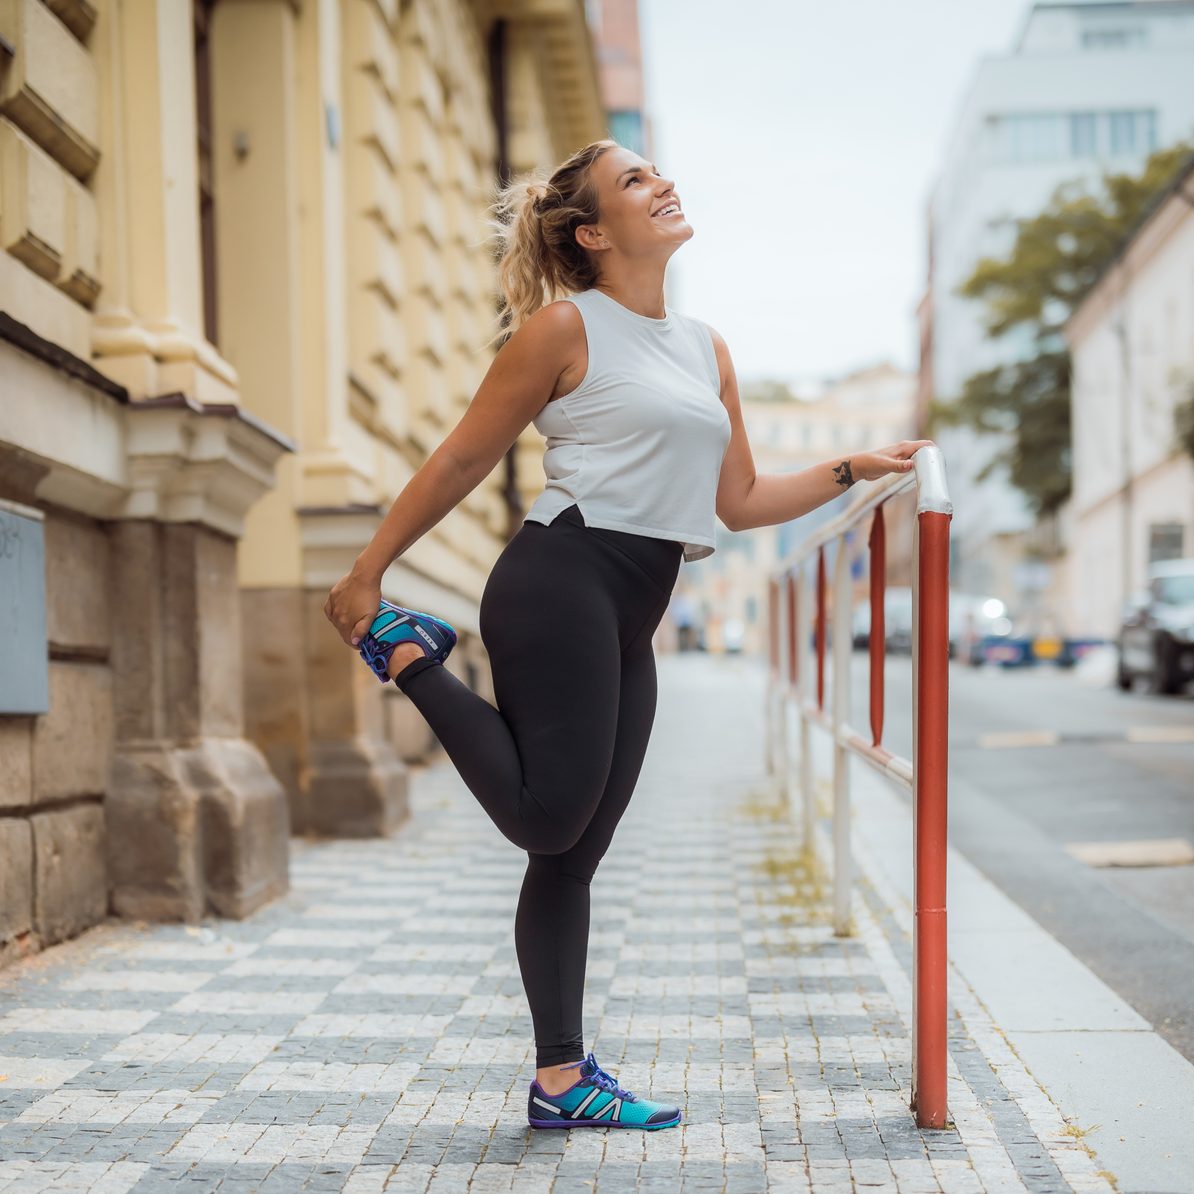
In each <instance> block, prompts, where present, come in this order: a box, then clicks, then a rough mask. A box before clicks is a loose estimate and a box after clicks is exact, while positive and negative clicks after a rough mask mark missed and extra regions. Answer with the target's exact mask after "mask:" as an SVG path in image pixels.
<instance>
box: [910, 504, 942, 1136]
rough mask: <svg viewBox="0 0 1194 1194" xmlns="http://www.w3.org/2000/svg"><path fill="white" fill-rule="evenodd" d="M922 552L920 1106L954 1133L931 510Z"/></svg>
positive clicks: (938, 607) (924, 1118) (938, 597)
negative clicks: (949, 1101)
mask: <svg viewBox="0 0 1194 1194" xmlns="http://www.w3.org/2000/svg"><path fill="white" fill-rule="evenodd" d="M917 518H918V520H919V551H918V553H917V562H916V568H917V614H916V616H917V640H918V641H917V646H916V689H917V690H916V694H915V697H914V699H915V701H916V741H915V745H914V751H915V754H914V769H913V776H914V787H915V790H914V792H913V801H914V810H915V822H914V823H915V827H916V842H915V847H914V848H915V854H916V871H915V885H916V921H915V937H914V941H913V950H914V953H915V957H916V976H917V982H916V1007H915V1016H916V1056H915V1058H914V1060H913V1079H912V1107H913V1110H915V1112H916V1122H917V1124H918V1125H919V1126H920V1127H922V1128H944V1127H945V1126H946V1119H947V1110H946V1059H947V1052H946V1049H947V1042H946V999H947V989H946V976H947V973H948V971H947V955H946V926H945V858H946V831H947V819H946V811H947V805H946V769H947V763H948V757H949V755H948V737H949V523H950V516H949V515H948V514H940V513H934V512H931V511H925V512H923V513H921V514H918V515H917Z"/></svg>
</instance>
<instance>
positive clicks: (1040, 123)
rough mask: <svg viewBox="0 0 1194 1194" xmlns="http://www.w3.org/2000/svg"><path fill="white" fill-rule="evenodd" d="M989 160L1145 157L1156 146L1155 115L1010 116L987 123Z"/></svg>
mask: <svg viewBox="0 0 1194 1194" xmlns="http://www.w3.org/2000/svg"><path fill="white" fill-rule="evenodd" d="M984 144H985V150H986V156H987V159H988V160H989V161H993V162H996V163H1003V164H1005V165H1014V164H1018V163H1022V162H1050V161H1060V160H1062V159H1064V158H1066V157H1070V158H1100V157H1108V156H1115V155H1121V156H1122V155H1131V156H1140V157H1142V156H1144V155H1146V154H1148V153H1151V152H1152V151H1153V150H1154V149H1155V148H1156V145H1157V114H1156V112H1155V111H1153V110H1151V109H1145V108H1141V109H1134V110H1123V111H1118V112H1068V113H1014V114H1010V115H992V116H988V117H987V119H986V127H985V130H984Z"/></svg>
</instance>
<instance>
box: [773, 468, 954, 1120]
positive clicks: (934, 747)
mask: <svg viewBox="0 0 1194 1194" xmlns="http://www.w3.org/2000/svg"><path fill="white" fill-rule="evenodd" d="M913 461H914V465H915V467H914V468H913V469H912V470H910V471H909V472H907V473H899V474H891V475H889V476H887V477H884V478H882V479H881V480H879V481H876V482H874V483H873V484H871V485H869V486H868V487H867V489H866V490H865V491H864V492H863V493H861V494H860V495H859V497H858V499H857V500H856V501H855V502H854V503H853V504H852V505H851V506H850V507H849V508H848V509H847V510H846V511H844V512H843V513H842V514H841V515H839V516H838V517H837V518H835V519H834V520H833V521H832V522H829V523H827V524H826V525H825V526H824V527H821V528H820V529H818V530H817V531H816V532H815V533H814V534H812V535H810V536H809V538H808V539H806V540H804V541H803V542H802V543H801V544H800V545H799V546H798V547H797V548H796V549H795V550H793V551H792V552H791V553H790V554H789V555H788V556H787V557H785V558H784V559H783V560H782V561H781V562H780V563H779V565H777V566H776V568H775V569H773V570H772V572H771V574H770V576H769V578H768V598H769V600H768V615H769V616H768V622H767V626H768V629H767V639H768V647H769V656H768V657H769V661H770V668H769V673H768V687H767V727H766V728H767V762H768V768H769V770H770V771H771V773H772V774H773V775H775V776H776V777H777V780H778V783H779V788H780V791H781V793H782V794H783V796H784V797H785V798H790V791H789V787H790V777H791V767H790V752H789V741H788V739H789V733H788V728H789V716H788V714H789V710H790V709H794V710H795V711H796V714H797V721H798V724H799V755H798V758H799V788H800V793H801V797H802V805H803V808H802V814H803V815H802V824H803V830H804V833H803V842H804V848H805V849H806V850H811V849H813V841H814V836H813V834H814V825H815V820H816V794H815V790H814V783H813V779H814V776H813V770H814V769H813V759H812V751H811V736H812V728H813V727H814V726H817V727H820V728H821V729H823V730H826V731H828V733H829V734H830V735H831V737H832V739H833V921H834V932H835V933H836V934H838V935H839V936H850V935H852V934H853V931H854V930H853V922H852V917H851V913H850V904H851V891H852V874H853V860H852V857H851V851H850V770H849V762H850V760H849V755H850V754H855V755H857V756H858V757H859V758H861V759H864V760H865V761H866V762H867V763H869V764H870V765H871V766H872V767H875V768H876V769H877V770H878V771H880V772H881V773H882V774H883V775H885V776H886V777H887V778H888V779H889V780H890V781H891V782H893V783H895V784H897V785H900V786H902V787H904V788H906V789H907V790H908V791H909V792H911V793H912V799H913V833H914V838H915V841H914V845H913V848H914V852H915V892H916V894H915V904H916V908H915V913H916V917H915V930H914V940H913V957H914V966H915V973H914V976H913V984H912V990H913V1009H912V1022H913V1023H912V1110H913V1111H915V1112H916V1122H917V1124H918V1125H919V1126H921V1127H927V1128H944V1127H945V1126H946V1124H947V1118H948V1117H947V1110H946V1057H947V1053H946V965H947V962H946V926H945V853H946V825H947V811H946V810H947V806H946V768H947V764H948V747H947V738H948V728H949V530H950V518H951V516H952V513H953V507H952V505H951V504H950V500H949V492H948V490H947V488H946V484H945V464H944V461H943V460H942V457H941V450H940V449H939V448H938V447H936V445H931V446H928V447H924V448H921V449H920V450H919V451H918V452H917V453H916V455H915V456H914V457H913ZM913 486H915V488H916V529H915V533H914V538H913V571H912V604H913V622H912V738H913V746H912V751H913V755H912V759H911V760H908V759H904V758H900V757H898V756H897V755H893V754H892V753H891V752H890V751H888V750H886V749H885V748H884V746H883V699H884V683H883V679H884V675H883V673H884V666H883V665H884V658H885V627H884V592H885V589H886V571H887V567H886V564H887V549H886V528H885V523H884V514H883V506H884V504H885V503H886V502H887V501H888V500H889V499H890V498H892V497H894V496H895V495H896V494H898V493H901V492H903V491H904V490H906V489H910V488H912V487H913ZM868 516H869V519H870V537H869V550H870V608H871V627H870V636H869V637H870V647H869V652H870V734H869V735H864V734H861V733H859V732H858V731H857V730H855V729H854V728H852V727H851V726H850V724H849V720H848V719H849V714H850V656H851V651H852V647H853V628H852V619H851V604H852V603H851V583H850V582H851V578H850V559H849V552H848V551H847V545H846V534H847V532H849V531H851V530H853V529H855V528H857V527H859V526H862V525H863V524H864V522H865V520H866V519H867V518H868ZM833 542H836V543H837V556H836V561H835V564H834V578H833V597H832V602H833V604H832V617H833V647H832V650H833V691H832V706H831V709H830V710H829V711H828V712H827V711H826V709H825V643H826V633H825V631H826V625H825V623H826V612H827V607H826V587H827V586H826V566H825V549H826V547H827V546H828V545H829V544H830V543H833ZM814 559H815V580H813V581H811V582H810V578H809V575H808V573H809V571H810V568H809V565H810V564H812V563H813V562H814ZM810 640H811V641H810Z"/></svg>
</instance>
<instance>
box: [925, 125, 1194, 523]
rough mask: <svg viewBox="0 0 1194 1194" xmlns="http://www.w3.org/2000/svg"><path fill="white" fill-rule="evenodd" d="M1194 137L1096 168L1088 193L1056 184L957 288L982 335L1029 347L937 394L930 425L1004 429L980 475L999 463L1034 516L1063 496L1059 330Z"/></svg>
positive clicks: (1065, 430)
mask: <svg viewBox="0 0 1194 1194" xmlns="http://www.w3.org/2000/svg"><path fill="white" fill-rule="evenodd" d="M1192 151H1194V144H1191V143H1189V142H1179V143H1178V144H1177V145H1174V146H1171V147H1170V148H1167V149H1160V150H1157V151H1156V152H1155V153H1153V154H1152V155H1151V156H1150V157H1149V159H1148V160H1147V162H1145V164H1144V168H1143V169H1142V170H1141V172H1140V173H1139V174H1138V175H1132V174H1104V175H1103V176H1102V178H1101V180H1100V184H1099V190H1098V191H1097V192H1096V193H1094V194H1092V193H1090V192H1088V191H1087V190H1086V189H1085V187H1084V186H1083V184H1082V183H1081V182H1067V183H1062V184H1061V185H1060V186H1059V187H1057V189H1056V190H1055V191H1054V192H1053V194H1052V196H1051V197H1050V200H1049V203H1048V205H1047V206H1046V207H1045V209H1044V211H1042V212H1041V213H1040V214H1039V215H1036V216H1032V217H1028V218H1025V219H1016V220H1014V221H1013V222H1014V224H1015V226H1016V239H1015V241H1014V243H1013V245H1012V249H1011V252H1010V253H1009V254H1008V256H1007V257H1006V258H1003V259H997V258H992V257H984V258H983V259H982V260H981V261H979V262H978V264H977V265H976V266H975V267H974V272H973V273H972V274H971V275H970V277H969V278H967V279H966V281H965V282H963V283H962V285H961V286H960V287H959V288H958V293H959V294H962V295H965V296H966V297H967V298H972V299H977V300H979V301H981V302H983V303H984V304H985V307H986V312H985V314H986V318H985V325H986V332H987V335H988V336H989V337H991V338H992V339H998V338H999V337H1001V336H1005V335H1007V334H1008V333H1010V332H1016V331H1018V332H1020V334H1021V335H1027V337H1028V340H1029V343H1030V345H1031V347H1032V352H1031V353H1029V354H1027V355H1022V357H1021V359H1018V360H1014V361H1011V362H1009V363H1008V364H1005V365H1000V366H997V367H996V368H994V369H987V370H984V371H982V372H980V373H975V374H972V375H971V376H970V377H969V378H967V379H966V381H965V383H964V384H963V387H962V392H961V394H960V395H959V396H958V397H957V398H956V400H954V401H948V400H945V401H940V400H939V401H937V402H935V403H934V404H933V406H932V408H931V409H930V412H929V420H930V427H931V428H932V429H933V430H934V431H935V430H936V429H938V428H941V427H947V426H955V425H966V426H970V427H973V428H975V429H976V430H978V431H980V432H1003V433H1005V437H1006V438H1005V445H1004V446H1003V447H1002V448H1001V449H1000V450H999V451H998V452H997V453H996V454H995V455H994V456H993V457H992V459H991V461H990V462H989V464H988V465H987V466H986V467H985V468H984V469H983V470H982V472H981V473H980V474H979V479H980V480H981V479H983V478H985V477H987V476H988V475H990V473H991V472H992V471H993V470H995V469H996V468H999V467H1006V468H1007V470H1008V475H1009V477H1010V478H1011V481H1012V484H1013V485H1015V486H1016V487H1017V488H1018V489H1020V490H1022V491H1023V492H1024V493H1025V494H1026V495H1027V496H1028V499H1029V502H1030V504H1031V505H1032V507H1033V508H1034V509H1035V511H1036V512H1037V514H1042V515H1043V514H1051V513H1053V512H1054V511H1056V509H1057V508H1058V507H1059V506H1060V505H1061V504H1062V503H1063V502H1064V501H1065V499H1066V498H1067V497H1068V496H1069V493H1070V475H1071V470H1070V360H1069V352H1068V350H1067V348H1066V345H1065V341H1064V339H1063V337H1062V334H1061V330H1062V327H1063V325H1064V324H1065V321H1066V320H1067V319H1068V318H1069V316H1070V314H1071V312H1072V311H1073V310H1074V308H1075V306H1076V305H1077V303H1078V302H1079V301H1080V300H1081V298H1082V296H1083V295H1084V294H1085V293H1086V291H1087V290H1088V289H1089V288H1090V286H1091V285H1092V284H1093V283H1094V281H1095V279H1096V278H1097V277H1098V275H1099V274H1100V273H1101V271H1102V270H1103V269H1104V268H1105V267H1106V266H1107V264H1108V263H1109V262H1110V261H1111V260H1112V258H1113V257H1114V256H1115V255H1116V253H1117V252H1118V251H1119V249H1120V246H1121V245H1122V244H1123V242H1124V239H1125V238H1126V237H1127V236H1128V234H1129V233H1130V232H1131V231H1132V230H1133V229H1134V228H1135V226H1136V225H1137V224H1138V223H1139V222H1140V220H1141V219H1142V217H1143V216H1144V213H1145V211H1146V210H1147V208H1148V207H1149V205H1150V204H1151V203H1152V202H1154V201H1155V200H1156V199H1157V197H1158V196H1159V195H1160V193H1161V192H1162V191H1163V190H1164V189H1165V187H1166V185H1167V184H1168V183H1169V182H1170V181H1171V180H1172V179H1173V178H1174V176H1175V174H1176V173H1177V171H1178V170H1179V169H1182V168H1183V167H1184V166H1185V164H1186V162H1187V161H1188V159H1189V156H1190V154H1191V152H1192Z"/></svg>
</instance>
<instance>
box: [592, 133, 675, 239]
mask: <svg viewBox="0 0 1194 1194" xmlns="http://www.w3.org/2000/svg"><path fill="white" fill-rule="evenodd" d="M593 177H594V180H595V182H596V185H597V203H598V209H599V211H600V213H601V218H600V220H599V221H598V222H597V223H596V224H584V225H582V226H581V227H580V228H578V229H577V237H578V240H579V242H580V243H581V244H582V245H583V246H584V247H585V248H586V249H592V250H594V251H596V252H604V251H606V250H609V249H616V250H618V251H619V252H621V253H623V254H625V255H626V256H628V257H644V256H646V257H651V256H655V255H657V254H661V253H662V254H663V255H664V257H665V258H666V257H670V256H671V254H672V253H674V252H675V251H676V250H677V249H678V248H679V247H680V246H681V245H682V244H683V243H684V242H685V241H686V240H688V239H689V238H690V237H691V236H692V235H693V229H692V225H691V224H689V223H688V221H687V220H686V219H685V218H684V212H683V210H682V209H681V207H680V196H679V195H677V194H676V192H675V190H674V189H673V183H672V181H671V179H669V178H661V177H660V176H659V175H658V174H657V173H656V172H655V167H654V165H653V164H652V163H651V162H648V161H646V160H645V159H644V158H643V157H641V156H640V155H639V154H637V153H634V152H633V151H631V150H629V149H611V150H610V151H609V152H608V153H603V154H602V155H601V157H599V158H598V159H597V161H596V162H595V163H594V164H593ZM668 209H670V211H669V212H668V214H666V215H664V214H661V213H663V212H665V211H668Z"/></svg>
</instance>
